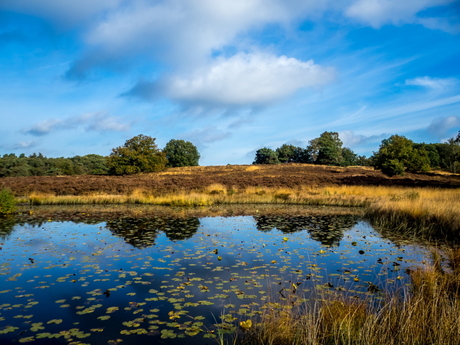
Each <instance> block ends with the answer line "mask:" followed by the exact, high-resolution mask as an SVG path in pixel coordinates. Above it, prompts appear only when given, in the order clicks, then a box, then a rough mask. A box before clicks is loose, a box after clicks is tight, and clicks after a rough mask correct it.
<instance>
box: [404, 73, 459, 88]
mask: <svg viewBox="0 0 460 345" xmlns="http://www.w3.org/2000/svg"><path fill="white" fill-rule="evenodd" d="M457 83H458V80H457V79H455V78H431V77H427V76H425V77H418V78H414V79H407V80H406V85H412V86H422V87H426V88H429V89H438V90H439V89H448V88H450V87H452V86H454V85H455V84H457Z"/></svg>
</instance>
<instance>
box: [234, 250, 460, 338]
mask: <svg viewBox="0 0 460 345" xmlns="http://www.w3.org/2000/svg"><path fill="white" fill-rule="evenodd" d="M444 254H445V256H446V257H447V260H448V262H449V264H448V265H447V267H443V266H442V265H441V263H440V260H439V258H440V254H439V253H436V254H435V260H434V263H433V264H432V265H430V266H427V267H425V268H423V269H418V270H415V271H413V272H411V274H410V275H411V279H412V284H411V288H410V290H407V291H405V292H404V293H403V294H402V295H392V296H386V297H384V299H383V302H381V304H380V305H378V304H379V303H380V302H379V303H375V299H374V298H375V297H372V296H371V294H369V297H367V299H364V300H362V299H354V298H347V297H334V296H331V295H329V296H325V298H324V299H323V300H320V301H317V302H315V303H314V304H305V303H304V302H302V303H300V304H297V303H296V302H295V301H296V299H295V298H296V296H291V297H287V298H286V299H285V301H284V304H283V303H282V304H280V303H272V304H269V305H267V308H266V309H265V311H264V312H263V314H262V315H261V316H260V318H259V319H258V320H254V322H253V323H252V324H253V326H252V327H250V328H247V327H246V328H247V329H246V330H240V332H238V333H237V334H236V335H235V338H234V339H233V343H234V344H240V345H253V344H254V345H255V344H257V345H262V344H267V345H268V344H269V345H284V344H303V345H305V344H308V345H329V344H334V345H345V344H348V345H349V344H353V345H361V344H362V345H388V344H406V345H419V344H439V345H450V344H452V345H454V344H459V343H460V300H459V298H458V297H459V295H460V250H458V249H457V250H452V249H450V250H448V252H447V254H446V253H444ZM244 325H245V324H243V326H244Z"/></svg>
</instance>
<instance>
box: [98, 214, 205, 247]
mask: <svg viewBox="0 0 460 345" xmlns="http://www.w3.org/2000/svg"><path fill="white" fill-rule="evenodd" d="M199 226H200V221H199V220H198V218H185V219H178V218H159V217H154V218H120V219H116V220H110V221H108V222H107V225H106V227H107V229H109V230H110V231H111V232H112V233H113V234H114V235H116V236H121V237H123V238H124V240H125V241H126V243H129V244H131V245H132V246H134V247H136V248H146V247H150V246H153V245H155V239H156V237H157V235H158V232H160V231H163V232H164V233H165V234H166V236H167V237H168V238H169V239H170V240H172V241H176V240H184V239H187V238H190V237H192V236H193V235H194V234H195V233H196V231H197V230H198V227H199Z"/></svg>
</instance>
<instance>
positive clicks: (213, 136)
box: [183, 126, 232, 147]
mask: <svg viewBox="0 0 460 345" xmlns="http://www.w3.org/2000/svg"><path fill="white" fill-rule="evenodd" d="M231 135H232V134H231V133H230V132H224V131H222V130H220V129H219V128H217V127H216V126H209V127H206V128H201V129H197V130H194V131H191V132H188V133H185V134H184V135H183V136H184V138H186V139H187V140H190V141H192V142H194V143H196V144H197V145H198V146H199V147H201V146H203V145H205V144H210V143H214V142H217V141H220V140H224V139H227V138H229V137H231Z"/></svg>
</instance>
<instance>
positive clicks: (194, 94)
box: [164, 53, 334, 106]
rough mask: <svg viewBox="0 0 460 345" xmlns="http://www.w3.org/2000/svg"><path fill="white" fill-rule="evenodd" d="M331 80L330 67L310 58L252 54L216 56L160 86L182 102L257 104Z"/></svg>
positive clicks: (235, 104)
mask: <svg viewBox="0 0 460 345" xmlns="http://www.w3.org/2000/svg"><path fill="white" fill-rule="evenodd" d="M333 79H334V70H333V69H331V68H325V67H322V66H319V65H316V64H315V63H314V62H313V61H312V60H309V61H300V60H297V59H295V58H288V57H286V56H280V57H277V56H274V55H271V54H263V53H255V54H237V55H235V56H233V57H230V58H228V59H226V58H218V59H216V60H215V61H214V62H213V63H211V64H210V65H209V66H206V67H205V68H202V69H200V70H198V71H196V72H194V73H193V74H191V75H185V76H173V77H170V78H168V79H166V80H165V81H164V84H165V85H164V87H165V90H166V91H165V92H166V94H167V95H168V96H169V97H171V98H173V99H175V100H178V101H181V102H185V103H187V102H191V103H204V104H216V105H224V106H244V105H253V106H257V105H263V104H267V103H270V102H273V101H276V100H278V99H280V98H283V97H286V96H288V95H291V94H293V93H295V92H296V91H297V90H299V89H302V88H305V87H318V86H321V85H324V84H327V83H329V82H331V81H332V80H333Z"/></svg>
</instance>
